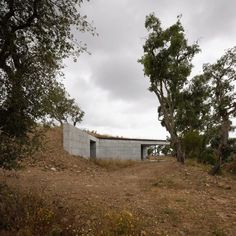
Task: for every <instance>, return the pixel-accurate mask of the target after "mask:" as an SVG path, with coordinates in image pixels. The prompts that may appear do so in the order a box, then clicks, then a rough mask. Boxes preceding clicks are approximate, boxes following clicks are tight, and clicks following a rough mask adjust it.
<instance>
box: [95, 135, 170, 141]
mask: <svg viewBox="0 0 236 236" xmlns="http://www.w3.org/2000/svg"><path fill="white" fill-rule="evenodd" d="M95 137H96V136H95ZM96 138H98V139H110V140H127V141H145V142H167V141H166V140H162V139H143V138H122V137H96Z"/></svg>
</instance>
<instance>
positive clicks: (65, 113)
mask: <svg viewBox="0 0 236 236" xmlns="http://www.w3.org/2000/svg"><path fill="white" fill-rule="evenodd" d="M43 104H44V106H43V109H44V111H45V113H46V114H48V116H47V118H48V119H49V120H51V121H52V122H54V121H55V120H56V121H58V122H59V123H60V124H62V123H63V122H69V121H71V122H72V123H73V124H74V126H75V125H76V124H77V123H80V122H81V121H82V118H83V116H84V112H83V111H82V110H81V109H80V107H79V106H78V105H77V104H76V102H75V100H74V99H72V98H70V96H69V94H68V93H67V92H66V91H65V89H64V87H63V85H62V84H59V83H55V84H53V85H52V86H51V89H50V91H49V94H48V95H47V96H45V98H44V100H43Z"/></svg>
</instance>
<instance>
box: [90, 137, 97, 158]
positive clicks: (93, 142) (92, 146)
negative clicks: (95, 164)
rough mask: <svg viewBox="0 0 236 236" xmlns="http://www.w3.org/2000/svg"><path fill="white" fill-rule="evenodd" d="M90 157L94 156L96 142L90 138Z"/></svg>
mask: <svg viewBox="0 0 236 236" xmlns="http://www.w3.org/2000/svg"><path fill="white" fill-rule="evenodd" d="M90 158H96V142H95V141H93V140H90Z"/></svg>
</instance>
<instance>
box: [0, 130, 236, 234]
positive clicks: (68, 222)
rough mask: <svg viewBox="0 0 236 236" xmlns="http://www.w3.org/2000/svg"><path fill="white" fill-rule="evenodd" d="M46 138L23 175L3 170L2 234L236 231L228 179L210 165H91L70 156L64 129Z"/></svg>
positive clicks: (234, 191)
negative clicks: (213, 172)
mask: <svg viewBox="0 0 236 236" xmlns="http://www.w3.org/2000/svg"><path fill="white" fill-rule="evenodd" d="M46 136H47V142H46V144H45V145H44V147H45V149H44V151H43V152H41V153H38V154H37V155H35V156H34V158H33V160H32V158H31V159H28V160H26V161H25V162H24V166H25V167H24V168H23V169H22V170H19V171H17V172H14V171H3V170H0V183H2V184H1V185H0V214H1V215H4V217H2V218H1V219H0V228H1V227H2V228H3V223H5V229H8V230H5V231H4V233H3V231H0V235H4V234H6V235H12V234H13V233H14V235H17V233H18V235H47V234H48V235H50V234H51V235H76V234H78V235H140V234H141V235H218V236H219V235H234V233H235V232H236V185H235V183H236V181H235V180H234V179H232V178H231V177H229V176H216V177H212V176H209V175H207V171H206V167H203V166H201V165H197V164H195V163H190V164H191V165H190V164H188V165H186V166H182V165H179V164H178V163H176V162H175V161H174V160H172V159H170V158H169V159H163V160H161V161H160V162H142V163H141V162H140V163H130V162H123V163H120V162H115V161H111V162H104V161H101V162H100V161H98V162H95V163H94V162H90V161H87V160H84V159H82V158H78V157H73V156H70V155H69V154H67V153H66V152H65V151H64V150H63V148H62V139H61V138H62V133H61V130H60V129H57V128H56V129H51V130H49V131H48V132H47V135H46ZM123 167H125V168H123ZM3 184H5V185H3ZM9 196H15V197H13V198H12V197H9ZM1 199H2V200H1ZM9 206H11V207H9ZM17 206H20V207H17ZM27 212H28V213H27ZM10 216H11V217H10ZM6 223H7V224H8V227H6V225H7V224H6ZM17 225H18V228H17ZM19 229H20V230H19Z"/></svg>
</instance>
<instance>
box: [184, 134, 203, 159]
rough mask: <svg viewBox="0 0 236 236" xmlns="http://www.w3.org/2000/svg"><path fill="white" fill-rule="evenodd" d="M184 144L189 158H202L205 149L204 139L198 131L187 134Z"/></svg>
mask: <svg viewBox="0 0 236 236" xmlns="http://www.w3.org/2000/svg"><path fill="white" fill-rule="evenodd" d="M182 142H183V147H184V150H185V155H186V157H187V158H193V159H199V158H200V156H201V154H202V151H203V148H204V143H203V142H204V138H203V136H202V135H200V134H199V133H198V132H196V131H192V132H188V133H185V134H184V137H183V138H182Z"/></svg>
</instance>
